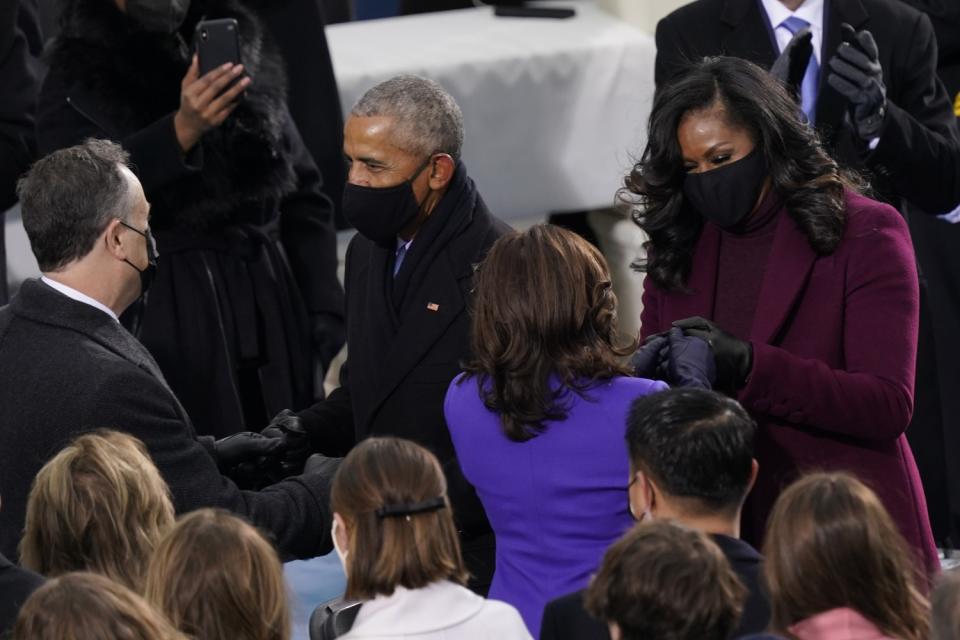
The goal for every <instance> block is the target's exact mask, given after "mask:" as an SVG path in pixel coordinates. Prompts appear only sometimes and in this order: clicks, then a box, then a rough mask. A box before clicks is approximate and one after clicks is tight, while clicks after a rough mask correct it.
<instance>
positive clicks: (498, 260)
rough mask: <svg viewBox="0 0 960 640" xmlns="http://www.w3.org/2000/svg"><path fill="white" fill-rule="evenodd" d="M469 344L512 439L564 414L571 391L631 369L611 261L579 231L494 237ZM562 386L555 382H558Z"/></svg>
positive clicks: (484, 391) (472, 369) (535, 230)
mask: <svg viewBox="0 0 960 640" xmlns="http://www.w3.org/2000/svg"><path fill="white" fill-rule="evenodd" d="M474 286H475V291H474V296H473V301H472V307H471V327H470V343H471V352H472V353H473V360H471V361H470V362H468V363H467V364H466V365H465V366H464V369H465V370H466V371H467V373H468V374H469V375H468V376H465V377H464V378H463V379H462V380H465V379H467V378H469V377H473V376H475V377H476V379H477V385H478V386H479V387H480V393H481V395H482V396H483V400H484V404H485V405H486V407H487V408H488V409H489V410H491V411H494V412H496V413H499V414H500V420H501V423H502V426H503V431H504V433H505V434H506V436H507V437H508V438H510V439H511V440H513V441H515V442H524V441H526V440H530V439H531V438H533V437H534V436H536V435H537V434H539V433H540V432H542V431H543V430H544V429H545V425H544V422H545V421H548V420H563V419H564V418H565V417H566V415H567V410H566V404H567V403H568V402H569V400H570V396H569V395H568V394H569V392H570V391H573V392H576V393H580V394H583V393H585V392H586V391H587V389H588V388H589V387H590V386H592V385H593V384H594V383H595V382H596V381H598V380H605V379H610V378H613V377H615V376H621V375H629V373H630V372H629V370H628V369H627V368H626V367H624V366H623V364H622V362H621V359H622V358H623V357H624V356H626V355H629V354H631V353H633V351H634V350H635V349H636V341H632V342H631V343H630V344H626V345H622V346H619V345H617V344H616V340H617V298H616V296H615V295H614V293H613V290H612V288H611V282H610V272H609V269H608V268H607V263H606V261H605V260H604V259H603V256H602V255H601V254H600V252H599V251H597V249H595V248H594V247H593V246H592V245H590V243H588V242H587V241H586V240H584V239H583V238H581V237H580V236H578V235H576V234H574V233H572V232H570V231H567V230H565V229H561V228H560V227H555V226H553V225H548V224H541V225H536V226H534V227H531V228H530V229H528V230H527V231H523V232H516V233H512V234H510V235H506V236H503V237H501V238H500V239H498V240H497V241H496V242H495V243H494V245H493V247H491V249H490V252H489V253H488V254H487V257H486V258H485V259H484V261H483V263H482V265H481V266H480V269H479V270H478V271H477V273H476V276H475V279H474ZM557 383H559V385H558V384H557Z"/></svg>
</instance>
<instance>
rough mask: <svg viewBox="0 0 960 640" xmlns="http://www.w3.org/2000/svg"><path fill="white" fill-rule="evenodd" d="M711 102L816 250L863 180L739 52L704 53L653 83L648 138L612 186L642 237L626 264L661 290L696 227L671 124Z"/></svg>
mask: <svg viewBox="0 0 960 640" xmlns="http://www.w3.org/2000/svg"><path fill="white" fill-rule="evenodd" d="M714 105H720V106H722V108H723V110H724V112H725V114H726V117H727V119H728V121H729V123H730V124H731V125H732V126H737V127H741V128H743V129H745V130H747V131H748V132H749V134H750V137H751V138H752V140H753V142H754V145H756V148H757V150H758V151H759V152H760V153H761V154H763V157H764V160H765V161H766V166H767V167H768V169H769V176H770V180H771V183H772V188H773V189H774V190H775V191H776V192H777V193H779V194H780V195H781V197H783V199H784V204H785V206H786V209H787V212H788V213H789V214H790V216H791V217H792V218H793V219H794V221H795V222H796V223H797V225H798V226H799V228H800V230H801V231H802V232H803V234H804V235H806V237H807V239H808V241H809V242H810V246H811V247H813V249H814V251H816V253H817V254H819V255H829V254H831V253H833V251H834V250H835V249H836V247H837V244H839V242H840V239H841V237H842V236H843V231H844V228H845V225H846V213H845V210H846V206H845V203H844V195H843V192H844V188H852V189H860V188H861V185H860V183H859V180H857V179H856V178H854V177H852V176H846V175H844V174H842V173H841V171H840V169H839V167H838V166H837V163H836V162H834V160H833V159H832V158H830V156H828V155H827V153H826V152H825V151H824V150H823V147H822V146H821V144H820V141H819V139H818V137H817V134H816V133H815V132H814V130H813V128H812V127H810V126H808V125H807V124H806V123H804V122H803V121H802V120H801V115H800V110H799V108H798V107H797V103H796V102H795V100H794V99H793V98H791V97H790V95H789V94H788V93H787V90H786V89H785V88H784V87H783V86H781V85H780V84H779V83H778V82H777V81H776V80H775V79H774V78H773V77H772V76H771V75H769V74H768V73H767V72H766V71H764V70H763V69H761V68H760V67H758V66H756V65H755V64H752V63H750V62H747V61H746V60H741V59H739V58H728V57H718V58H705V59H704V60H703V61H702V62H700V63H698V64H695V65H693V66H691V67H690V68H689V69H688V70H687V71H686V72H685V73H684V74H682V75H681V76H679V77H678V78H677V80H676V81H674V82H672V83H670V84H668V85H665V86H663V87H661V88H660V89H659V90H658V91H657V93H656V95H655V97H654V101H653V110H652V112H651V113H650V121H649V125H648V129H647V146H646V148H645V149H644V151H643V155H642V156H641V158H640V161H639V162H638V163H637V164H636V165H635V166H634V167H633V170H632V171H631V172H630V175H629V176H627V177H626V179H625V181H624V182H625V188H623V189H621V190H620V192H619V193H618V194H617V197H618V200H619V201H620V202H621V203H622V204H625V205H626V206H628V207H629V208H631V209H633V219H634V221H635V222H636V223H637V225H639V226H640V228H641V229H643V230H644V231H645V232H646V233H647V234H648V235H649V237H650V240H649V241H648V242H647V243H646V244H645V248H646V250H647V259H646V260H645V261H638V262H637V263H634V267H635V268H636V269H638V270H640V271H646V273H647V276H648V277H649V278H652V280H653V282H654V283H655V284H656V285H657V286H659V287H661V288H663V289H666V290H672V291H677V290H683V289H684V288H685V285H686V281H687V276H688V275H689V272H690V262H691V259H692V257H693V252H694V248H695V246H696V243H697V239H698V238H699V237H700V232H701V230H702V229H703V218H702V217H701V216H700V215H699V214H698V213H697V212H696V211H694V210H693V209H692V208H691V207H688V206H686V203H685V202H684V197H683V179H684V168H683V154H682V152H681V150H680V143H679V142H678V140H677V129H678V127H679V125H680V122H681V120H682V119H683V117H684V116H685V115H687V114H689V113H691V112H696V111H701V110H705V109H709V108H710V107H712V106H714Z"/></svg>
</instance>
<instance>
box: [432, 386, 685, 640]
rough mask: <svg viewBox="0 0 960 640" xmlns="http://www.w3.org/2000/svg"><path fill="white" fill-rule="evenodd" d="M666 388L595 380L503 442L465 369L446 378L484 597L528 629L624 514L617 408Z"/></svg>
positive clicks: (626, 472) (627, 520) (579, 577)
mask: <svg viewBox="0 0 960 640" xmlns="http://www.w3.org/2000/svg"><path fill="white" fill-rule="evenodd" d="M461 380H463V383H462V384H459V383H460V381H461ZM666 388H667V386H666V385H665V384H664V383H663V382H655V381H652V380H645V379H642V378H625V377H622V378H614V379H612V380H607V381H604V382H601V383H599V384H597V385H596V386H595V387H593V388H592V389H590V390H589V391H588V392H587V394H586V397H585V398H584V397H581V396H579V395H578V394H575V393H571V394H570V396H569V400H570V405H569V412H568V414H567V418H566V420H563V421H559V422H547V423H546V427H547V429H546V431H544V432H543V433H542V434H540V435H538V436H537V437H535V438H533V439H531V440H528V441H526V442H513V441H512V440H509V439H508V438H507V437H506V436H505V435H504V433H503V429H502V427H501V426H500V416H499V414H497V413H493V412H492V411H490V410H488V409H487V408H486V407H485V406H484V404H483V400H482V399H481V397H480V393H479V389H478V388H477V382H476V379H475V378H467V379H465V380H464V375H463V374H461V375H460V376H458V377H457V378H455V379H454V381H453V382H452V383H451V384H450V388H449V389H448V390H447V398H446V401H445V403H444V408H443V409H444V414H445V416H446V419H447V426H448V427H449V428H450V436H451V438H452V439H453V446H454V448H455V449H456V451H457V459H458V460H459V461H460V467H461V468H462V469H463V474H464V476H466V478H467V480H469V481H470V483H471V484H473V486H474V487H475V488H476V490H477V495H478V496H480V501H481V502H482V503H483V508H484V509H485V510H486V512H487V517H488V518H489V519H490V524H491V526H492V527H493V531H494V533H495V534H496V537H497V554H496V555H497V557H496V568H495V570H494V574H493V583H492V584H491V585H490V594H489V597H490V598H492V599H494V600H503V601H504V602H508V603H510V604H512V605H513V606H514V607H516V608H517V609H518V610H519V611H520V615H521V616H523V620H524V622H526V624H527V628H529V629H530V633H531V634H532V635H533V637H535V638H536V637H539V635H540V622H541V618H542V617H543V608H544V607H545V606H546V604H547V602H548V601H550V600H553V599H554V598H557V597H559V596H562V595H565V594H567V593H571V592H573V591H579V590H580V589H583V588H584V587H586V586H587V582H588V581H589V579H590V575H591V574H592V573H593V572H594V571H596V569H597V567H598V566H599V565H600V560H601V559H602V558H603V553H604V551H605V550H606V548H607V547H608V546H610V544H612V543H613V542H614V541H615V540H616V539H617V538H619V537H620V535H621V534H622V533H623V532H624V531H626V530H627V529H628V528H629V527H630V525H631V524H633V520H632V519H631V517H630V513H629V511H628V508H627V502H628V498H627V483H628V482H629V479H630V463H629V458H628V456H627V445H626V439H625V434H626V424H627V413H628V412H629V410H630V405H631V403H632V402H633V401H634V400H636V399H637V398H639V397H641V396H645V395H647V394H650V393H654V392H657V391H661V390H663V389H666Z"/></svg>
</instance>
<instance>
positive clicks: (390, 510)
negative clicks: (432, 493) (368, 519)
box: [377, 496, 447, 518]
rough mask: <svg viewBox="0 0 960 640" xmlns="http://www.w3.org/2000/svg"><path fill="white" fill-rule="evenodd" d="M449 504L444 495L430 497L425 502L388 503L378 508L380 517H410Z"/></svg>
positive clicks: (436, 509)
mask: <svg viewBox="0 0 960 640" xmlns="http://www.w3.org/2000/svg"><path fill="white" fill-rule="evenodd" d="M446 506H447V501H446V500H444V498H443V496H438V497H436V498H430V499H429V500H424V501H423V502H415V503H413V504H388V505H386V506H383V507H380V508H379V509H377V517H378V518H399V517H403V516H407V517H408V518H409V517H410V516H412V515H416V514H418V513H427V512H428V511H438V510H440V509H443V508H444V507H446Z"/></svg>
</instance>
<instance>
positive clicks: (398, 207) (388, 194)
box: [343, 156, 433, 249]
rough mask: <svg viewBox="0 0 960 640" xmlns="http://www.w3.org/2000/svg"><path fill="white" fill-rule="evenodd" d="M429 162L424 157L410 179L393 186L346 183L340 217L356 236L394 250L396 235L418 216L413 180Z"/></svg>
mask: <svg viewBox="0 0 960 640" xmlns="http://www.w3.org/2000/svg"><path fill="white" fill-rule="evenodd" d="M432 160H433V157H432V156H431V157H430V158H427V161H426V162H425V163H424V164H422V165H421V166H420V168H419V169H417V170H416V171H415V172H414V174H413V176H411V177H410V178H409V179H408V180H405V181H403V182H401V183H400V184H398V185H396V186H395V187H363V186H360V185H356V184H350V183H349V182H348V183H347V184H346V186H344V188H343V215H344V216H345V217H346V219H347V221H348V222H349V223H350V224H352V225H353V226H354V227H355V228H356V230H357V232H358V233H359V234H360V235H362V236H364V237H365V238H369V239H370V240H373V241H374V242H376V243H377V244H379V245H381V246H384V247H388V248H391V249H392V248H395V247H396V243H397V237H398V236H399V234H400V232H401V231H402V230H403V229H404V228H405V227H406V226H407V225H409V224H410V223H411V222H413V221H414V220H415V219H416V217H417V214H419V213H420V204H419V203H417V198H416V196H415V195H414V193H413V181H414V180H415V179H416V178H417V176H419V175H420V174H421V173H422V172H423V170H424V169H426V168H427V167H428V166H429V165H430V162H431V161H432Z"/></svg>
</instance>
